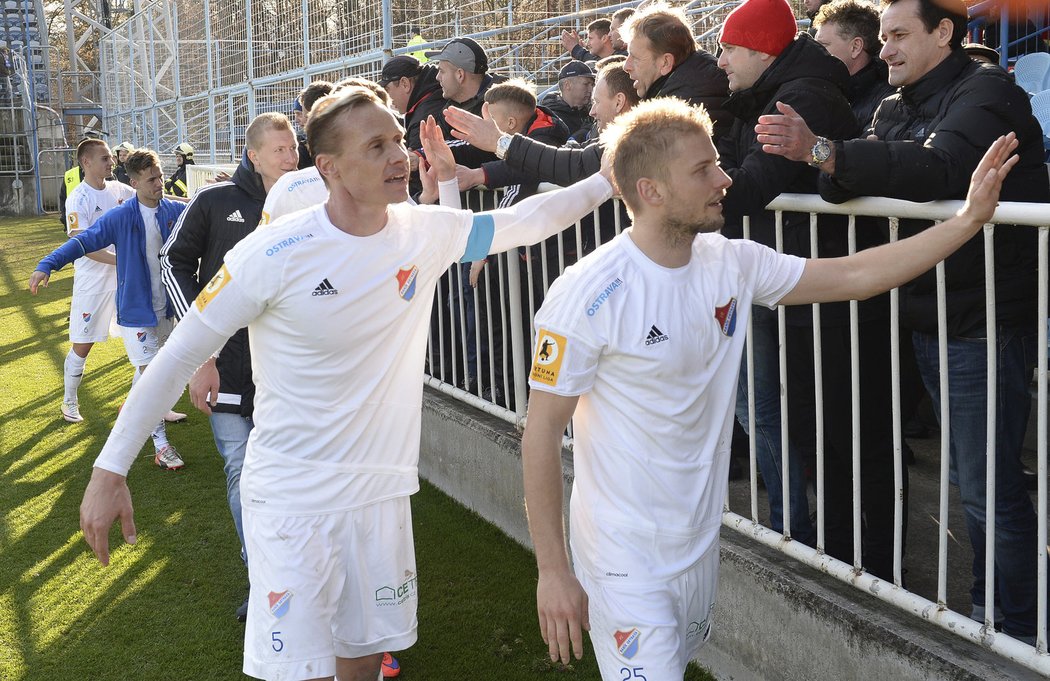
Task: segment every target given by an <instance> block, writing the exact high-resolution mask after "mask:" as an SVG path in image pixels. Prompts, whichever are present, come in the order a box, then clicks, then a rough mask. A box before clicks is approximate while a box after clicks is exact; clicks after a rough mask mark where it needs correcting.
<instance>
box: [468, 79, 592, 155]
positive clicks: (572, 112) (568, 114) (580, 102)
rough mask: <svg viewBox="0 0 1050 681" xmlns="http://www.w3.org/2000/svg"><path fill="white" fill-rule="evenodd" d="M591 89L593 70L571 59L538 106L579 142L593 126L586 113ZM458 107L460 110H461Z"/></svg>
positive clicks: (588, 107) (589, 103)
mask: <svg viewBox="0 0 1050 681" xmlns="http://www.w3.org/2000/svg"><path fill="white" fill-rule="evenodd" d="M593 90H594V71H592V70H591V67H589V66H587V65H586V64H584V63H583V62H582V61H576V60H575V59H574V60H572V61H570V62H569V63H568V64H566V65H565V66H563V67H561V71H559V72H558V89H557V90H554V91H552V92H550V93H548V94H547V95H546V96H545V97H544V98H543V99H542V100H541V101H540V104H542V105H543V106H545V107H547V108H548V109H550V110H551V111H552V112H554V114H555V115H556V116H557V117H558V118H560V119H561V120H562V122H564V123H565V125H566V126H567V127H568V128H569V136H570V137H572V138H573V139H575V140H577V141H580V140H583V139H586V138H587V134H588V132H589V131H590V129H591V126H592V125H594V120H593V119H591V117H590V115H589V114H588V111H589V110H590V106H591V92H592V91H593ZM461 108H462V107H461Z"/></svg>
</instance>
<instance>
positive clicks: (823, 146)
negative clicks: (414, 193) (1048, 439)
mask: <svg viewBox="0 0 1050 681" xmlns="http://www.w3.org/2000/svg"><path fill="white" fill-rule="evenodd" d="M809 153H810V154H812V156H813V160H812V161H810V162H809V164H810V165H811V166H813V167H814V168H819V167H820V166H821V165H822V164H823V163H824V161H827V160H828V159H829V158H831V142H829V141H828V138H827V137H817V143H816V144H814V145H813V149H812V150H811V151H810V152H809ZM497 154H498V152H497Z"/></svg>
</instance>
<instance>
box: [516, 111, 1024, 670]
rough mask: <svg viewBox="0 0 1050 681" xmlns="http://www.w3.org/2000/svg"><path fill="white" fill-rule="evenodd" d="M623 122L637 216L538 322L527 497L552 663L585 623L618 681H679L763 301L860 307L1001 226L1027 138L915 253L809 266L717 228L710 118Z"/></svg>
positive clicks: (567, 651) (995, 156) (704, 596)
mask: <svg viewBox="0 0 1050 681" xmlns="http://www.w3.org/2000/svg"><path fill="white" fill-rule="evenodd" d="M621 121H622V122H621ZM621 121H618V122H617V123H616V124H615V125H614V126H613V132H614V134H615V137H613V139H611V140H608V144H609V155H610V157H611V158H610V160H611V161H612V168H613V173H614V176H615V179H616V183H617V185H618V186H619V187H620V190H621V192H622V194H623V200H624V201H625V202H626V203H627V205H628V207H629V209H630V211H631V213H632V215H633V216H634V224H633V226H632V227H631V229H630V231H629V232H625V233H623V234H621V235H619V236H618V237H617V238H616V239H615V240H614V241H613V242H612V243H610V244H608V245H607V246H605V247H603V248H602V249H600V250H599V251H597V252H595V253H593V254H592V255H591V256H589V257H588V258H585V259H584V260H582V261H580V263H578V264H577V265H576V266H575V267H573V268H572V269H571V270H569V271H567V272H566V273H565V275H563V276H562V277H561V278H560V279H558V281H556V282H555V283H554V286H552V287H551V291H550V294H549V296H548V298H547V301H546V302H545V303H544V306H543V308H542V309H541V310H540V312H539V313H538V314H537V319H536V325H535V326H536V343H535V348H536V349H535V353H534V355H533V363H532V371H531V374H530V379H531V380H530V385H531V387H532V393H531V395H530V399H529V413H528V422H527V424H526V428H525V433H524V435H523V437H522V442H521V459H522V467H523V478H524V489H525V504H526V510H527V514H528V520H529V532H530V534H531V536H532V540H533V545H534V546H535V553H536V565H537V568H538V572H539V577H538V581H537V586H536V604H537V615H538V619H539V625H540V633H541V636H542V638H543V641H544V643H546V644H547V652H548V654H549V656H550V659H551V660H559V659H560V660H561V661H562V662H563V663H566V664H567V663H569V662H570V661H572V659H573V657H574V656H575V657H576V658H577V659H579V658H581V657H582V654H583V645H582V644H583V631H585V630H586V631H588V632H589V635H590V639H591V643H592V644H593V648H594V655H595V658H596V661H597V664H598V668H599V670H600V672H601V677H602V679H604V680H605V681H619V680H621V679H628V678H640V677H645V678H647V679H654V680H656V679H659V680H661V681H671V680H675V681H680V680H681V679H682V678H683V675H684V674H685V672H686V665H687V664H688V663H689V661H690V660H692V659H694V658H695V657H696V655H697V652H698V650H699V649H700V648H701V646H703V645H704V643H705V642H706V641H707V640H708V639H709V637H710V633H711V625H712V618H713V616H714V613H715V603H716V602H717V592H718V571H719V529H720V527H721V526H722V514H723V511H724V504H725V499H726V493H727V486H728V481H727V473H728V467H729V451H728V450H729V438H730V431H731V422H732V402H733V391H734V389H735V387H736V382H737V372H738V370H739V366H740V363H741V356H742V354H743V349H744V336H745V333H744V329H746V327H747V322H748V315H749V312H750V310H751V309H753V308H752V306H751V303H752V301H754V302H755V303H757V304H765V305H769V306H775V305H777V304H783V305H796V304H808V303H813V302H827V301H832V300H845V299H858V298H864V297H867V296H871V295H874V294H877V293H880V292H882V291H885V290H887V289H888V288H890V287H892V286H896V285H898V284H899V283H900V282H903V281H906V280H907V279H908V278H910V277H913V276H915V275H916V273H918V272H922V271H924V270H926V269H927V268H930V267H932V266H933V265H934V264H935V263H936V262H937V260H939V259H941V258H943V257H944V256H945V255H946V254H948V253H950V252H951V251H952V248H954V247H955V246H956V245H958V244H959V243H962V242H963V241H964V240H965V239H967V238H968V237H970V236H971V235H973V234H975V233H977V232H979V231H980V229H981V226H982V225H983V223H984V222H985V220H987V219H988V218H989V217H990V216H991V215H992V211H993V210H994V209H995V202H996V198H997V196H998V189H999V185H1000V184H1001V182H1002V177H1003V176H1004V175H1006V174H1007V173H1008V172H1009V170H1010V166H1011V164H1012V163H1013V162H1014V161H1013V159H1011V160H1007V157H1008V156H1009V155H1010V152H1011V151H1012V149H1013V146H1012V144H1013V140H1012V139H1011V138H1009V137H1008V138H1003V139H1000V140H999V141H998V142H997V143H996V144H995V145H994V146H993V147H991V148H990V149H989V152H988V154H987V156H986V157H985V159H984V161H983V162H982V164H981V171H980V172H979V173H976V174H975V175H974V188H973V189H972V190H971V192H970V194H969V196H968V200H967V203H966V208H965V209H964V210H962V211H960V213H959V215H958V216H956V217H954V218H952V219H951V220H948V221H946V222H944V223H942V224H940V225H939V226H938V227H936V228H935V229H933V230H930V231H929V232H927V233H925V234H922V235H919V236H916V237H914V238H913V240H911V241H903V242H898V243H893V244H887V245H884V246H881V247H879V248H875V249H869V250H867V251H863V252H861V253H857V254H855V255H853V256H849V257H845V258H819V259H809V260H805V259H803V258H799V257H797V256H791V255H786V254H778V253H776V252H775V251H773V250H772V249H770V248H767V247H764V246H761V245H759V244H755V243H753V242H749V241H744V240H727V239H726V238H725V237H723V236H722V235H719V234H715V233H714V232H715V231H716V230H718V228H719V227H720V226H721V224H722V216H721V207H720V205H719V204H720V201H719V200H720V199H721V198H722V196H723V195H724V192H725V190H726V188H727V187H729V185H730V180H729V178H728V177H726V175H725V173H723V172H722V171H721V170H720V169H719V167H718V156H717V154H716V152H715V148H714V145H713V144H712V143H711V138H710V136H709V135H710V132H709V131H710V129H711V128H710V120H708V119H707V116H706V115H705V114H704V112H703V111H702V110H699V109H697V108H694V107H688V106H685V105H684V104H682V103H681V102H676V101H673V100H666V99H664V100H656V101H652V102H646V103H643V104H642V105H641V106H639V107H638V108H636V109H635V110H634V111H632V112H631V113H629V114H627V115H626V116H624V117H623V118H622V119H621ZM737 301H739V307H738V306H737V305H736V304H735V303H737ZM570 420H571V421H572V424H573V435H574V436H575V448H574V450H573V466H574V473H575V480H574V483H573V488H572V499H571V507H570V510H569V523H570V526H571V532H570V534H569V545H570V549H571V552H572V556H571V560H570V557H569V555H568V551H567V550H566V536H565V530H564V512H563V499H562V498H563V496H564V488H565V479H564V471H563V459H562V439H563V436H564V433H565V429H566V427H568V425H569V422H570Z"/></svg>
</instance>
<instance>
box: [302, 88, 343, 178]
mask: <svg viewBox="0 0 1050 681" xmlns="http://www.w3.org/2000/svg"><path fill="white" fill-rule="evenodd" d="M333 87H334V86H333V85H332V84H331V83H329V82H328V81H327V80H315V81H313V82H312V83H310V84H309V85H307V86H306V87H304V88H303V90H302V92H300V93H299V97H298V98H296V100H295V103H296V104H298V105H299V109H298V111H296V112H295V120H296V122H297V123H298V125H299V130H300V131H301V132H300V133H299V134H298V135H297V136H296V142H297V144H298V145H299V163H298V164H297V166H298V169H299V170H302V169H303V168H309V167H311V166H312V165H313V164H314V157H313V154H311V153H310V148H309V146H308V145H307V144H306V119H307V117H308V116H309V115H310V109H312V108H313V106H314V103H315V102H317V100H319V99H321V98H322V97H324V96H325V95H327V94H328V93H330V92H331V91H332V88H333Z"/></svg>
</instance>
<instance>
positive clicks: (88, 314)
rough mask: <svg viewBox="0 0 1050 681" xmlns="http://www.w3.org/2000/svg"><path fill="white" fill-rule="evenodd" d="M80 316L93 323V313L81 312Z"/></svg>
mask: <svg viewBox="0 0 1050 681" xmlns="http://www.w3.org/2000/svg"><path fill="white" fill-rule="evenodd" d="M80 316H81V317H83V318H84V321H85V322H90V321H91V313H90V312H81V313H80Z"/></svg>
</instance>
